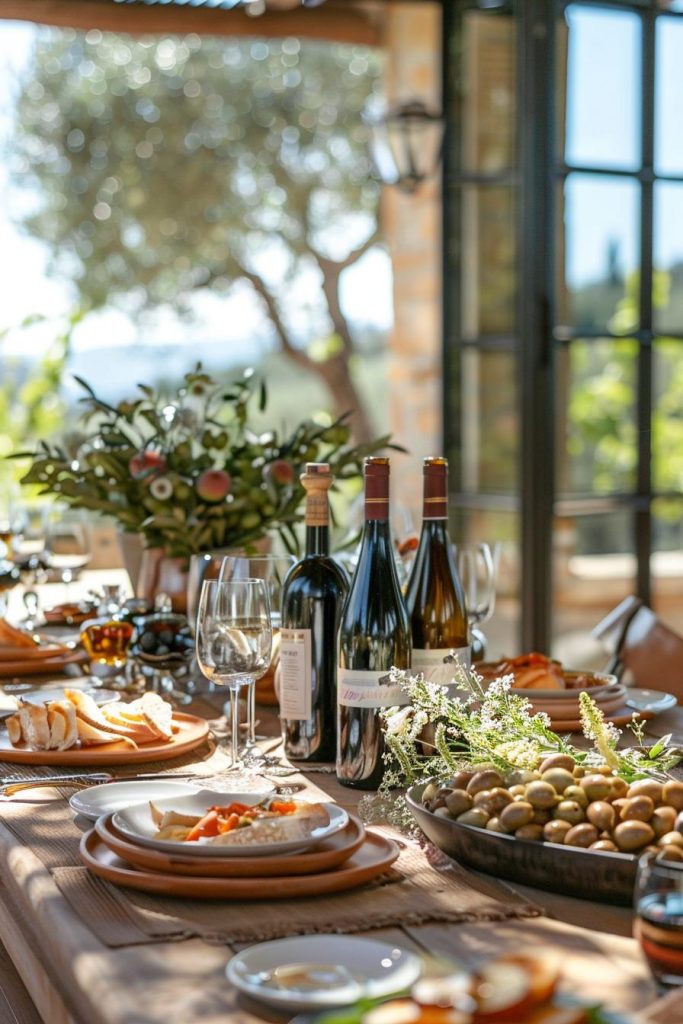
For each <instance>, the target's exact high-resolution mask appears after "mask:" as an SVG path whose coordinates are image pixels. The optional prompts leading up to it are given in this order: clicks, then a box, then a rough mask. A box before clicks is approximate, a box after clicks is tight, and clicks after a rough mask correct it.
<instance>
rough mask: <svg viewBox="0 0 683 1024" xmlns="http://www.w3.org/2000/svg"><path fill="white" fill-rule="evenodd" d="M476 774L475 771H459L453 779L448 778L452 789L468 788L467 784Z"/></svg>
mask: <svg viewBox="0 0 683 1024" xmlns="http://www.w3.org/2000/svg"><path fill="white" fill-rule="evenodd" d="M473 775H474V772H457V773H456V774H455V775H454V776H453V778H452V779H449V780H448V785H449V786H450V787H451V789H467V785H468V783H469V781H470V779H471V778H472V776H473Z"/></svg>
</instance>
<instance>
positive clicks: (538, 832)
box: [515, 823, 543, 843]
mask: <svg viewBox="0 0 683 1024" xmlns="http://www.w3.org/2000/svg"><path fill="white" fill-rule="evenodd" d="M515 839H528V840H531V842H532V843H538V842H539V841H540V840H541V839H543V826H542V825H534V824H532V823H529V824H528V825H521V826H520V828H518V829H516V830H515Z"/></svg>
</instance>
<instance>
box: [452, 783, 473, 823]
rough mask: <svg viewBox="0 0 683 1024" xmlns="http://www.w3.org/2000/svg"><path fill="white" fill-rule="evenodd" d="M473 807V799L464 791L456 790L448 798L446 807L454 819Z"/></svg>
mask: <svg viewBox="0 0 683 1024" xmlns="http://www.w3.org/2000/svg"><path fill="white" fill-rule="evenodd" d="M471 806H472V797H471V796H470V795H469V793H466V792H465V790H464V789H454V790H452V792H450V793H449V794H448V796H447V797H446V807H447V808H448V811H449V813H450V814H451V815H452V816H453V817H454V818H457V817H458V815H459V814H462V813H463V812H464V811H469V809H470V807H471Z"/></svg>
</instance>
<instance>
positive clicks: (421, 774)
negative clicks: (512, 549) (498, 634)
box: [384, 670, 680, 788]
mask: <svg viewBox="0 0 683 1024" xmlns="http://www.w3.org/2000/svg"><path fill="white" fill-rule="evenodd" d="M393 671H394V676H395V679H396V681H397V682H399V683H400V684H401V685H402V686H403V688H404V689H406V690H407V692H408V694H409V696H410V701H411V703H410V704H409V705H407V706H406V707H402V708H390V709H389V710H388V711H387V713H386V714H385V730H386V731H385V740H386V743H385V747H386V751H385V760H386V762H387V765H388V770H387V773H386V775H385V780H384V787H385V788H390V787H392V786H405V785H411V784H412V783H413V782H417V781H421V780H423V779H426V778H430V777H432V776H436V777H445V776H448V775H453V774H454V773H455V772H457V771H459V770H460V769H461V768H463V767H465V766H467V765H469V764H477V763H482V762H486V763H487V764H491V765H493V766H494V767H495V768H498V769H500V770H502V771H504V772H509V771H512V770H514V769H515V768H522V769H524V768H526V769H534V768H536V767H537V766H538V764H539V762H540V761H542V760H543V759H544V758H545V757H547V756H548V755H550V754H555V753H562V754H570V755H571V756H572V757H573V758H574V759H575V760H576V761H577V762H578V763H579V764H583V763H586V764H591V763H600V764H605V763H606V764H608V765H610V766H611V768H612V769H613V771H614V772H615V773H616V774H617V775H620V776H621V777H622V778H624V779H626V780H627V781H629V782H631V781H633V780H634V779H637V778H642V777H644V776H646V775H649V774H652V773H653V772H657V771H658V772H666V771H668V769H669V768H671V767H672V766H673V765H674V764H676V763H677V762H678V760H679V759H680V758H679V755H678V752H677V751H676V750H674V749H672V748H669V746H668V743H669V741H670V739H671V737H670V736H665V737H663V738H662V739H661V740H659V741H658V743H656V744H655V745H654V746H653V747H651V748H649V749H648V750H647V752H645V751H644V750H643V749H630V750H619V749H618V743H619V740H620V738H621V731H620V730H619V729H617V728H616V726H614V725H612V724H611V723H609V722H606V721H605V719H604V715H603V713H602V711H601V710H600V708H599V707H598V705H597V704H596V703H595V701H594V700H593V699H592V698H591V697H590V696H589V694H588V693H587V692H585V691H584V692H582V693H581V694H580V695H579V704H580V712H581V726H582V731H583V734H584V737H585V738H586V739H587V740H589V741H590V742H591V743H592V748H589V749H579V748H578V747H575V746H574V745H573V744H572V743H571V742H570V741H569V740H568V739H565V738H563V737H562V736H560V735H558V734H557V733H556V732H553V730H552V729H551V727H550V719H549V717H548V715H546V714H545V713H543V712H536V713H535V714H534V713H533V709H532V706H531V703H530V702H529V701H528V700H527V699H526V697H520V696H519V695H517V694H513V693H511V692H510V690H511V687H512V686H513V685H514V677H512V676H503V677H502V678H501V679H497V680H495V682H493V683H490V684H488V685H487V684H484V682H483V680H482V678H481V677H480V676H478V675H477V673H476V672H475V671H472V672H470V673H466V672H462V673H461V676H460V677H459V678H458V680H457V683H458V687H460V688H462V689H463V690H464V695H463V696H462V697H458V698H455V697H450V696H449V694H448V690H447V688H446V687H445V686H440V685H438V684H436V683H432V682H428V681H427V680H425V679H424V678H423V677H422V676H411V675H410V674H409V673H406V672H399V671H398V670H393ZM428 723H436V725H435V726H434V734H433V741H430V742H429V743H426V742H425V739H424V732H423V730H424V729H425V726H427V724H428ZM630 728H631V729H632V730H633V731H634V733H635V735H636V738H637V740H638V743H639V744H640V743H641V742H642V726H641V724H640V722H639V720H638V715H637V714H636V713H634V717H633V721H632V723H631V726H630ZM425 748H427V749H428V752H427V753H424V749H425Z"/></svg>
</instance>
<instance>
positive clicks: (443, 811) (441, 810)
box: [432, 804, 450, 818]
mask: <svg viewBox="0 0 683 1024" xmlns="http://www.w3.org/2000/svg"><path fill="white" fill-rule="evenodd" d="M432 814H435V815H436V817H437V818H450V814H449V813H448V808H447V807H446V805H445V804H441V806H440V807H436V808H432Z"/></svg>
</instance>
